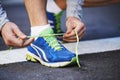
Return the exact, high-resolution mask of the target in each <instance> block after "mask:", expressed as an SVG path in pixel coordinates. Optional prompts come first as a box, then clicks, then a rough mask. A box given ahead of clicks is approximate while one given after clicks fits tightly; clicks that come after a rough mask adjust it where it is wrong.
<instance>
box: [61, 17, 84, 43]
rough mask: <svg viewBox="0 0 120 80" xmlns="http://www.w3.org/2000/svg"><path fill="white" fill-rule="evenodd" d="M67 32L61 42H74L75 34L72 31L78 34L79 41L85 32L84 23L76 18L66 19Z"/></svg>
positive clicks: (75, 39)
mask: <svg viewBox="0 0 120 80" xmlns="http://www.w3.org/2000/svg"><path fill="white" fill-rule="evenodd" d="M66 27H67V31H66V33H65V34H64V35H63V40H64V41H66V42H76V41H77V38H76V34H75V32H74V30H75V31H76V32H77V33H78V36H79V39H81V38H82V37H83V35H84V32H85V26H84V23H83V22H81V20H79V19H78V18H75V17H68V18H67V21H66Z"/></svg>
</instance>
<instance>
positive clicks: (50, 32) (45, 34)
mask: <svg viewBox="0 0 120 80" xmlns="http://www.w3.org/2000/svg"><path fill="white" fill-rule="evenodd" d="M50 34H54V32H53V30H52V29H51V28H47V29H45V30H43V31H42V32H41V33H40V35H41V36H47V35H50Z"/></svg>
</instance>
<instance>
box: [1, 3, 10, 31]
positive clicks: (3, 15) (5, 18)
mask: <svg viewBox="0 0 120 80" xmlns="http://www.w3.org/2000/svg"><path fill="white" fill-rule="evenodd" d="M8 21H9V20H8V18H7V13H6V12H5V11H4V10H3V8H2V6H1V3H0V31H1V29H2V27H3V25H4V24H5V23H6V22H8Z"/></svg>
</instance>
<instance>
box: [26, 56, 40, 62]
mask: <svg viewBox="0 0 120 80" xmlns="http://www.w3.org/2000/svg"><path fill="white" fill-rule="evenodd" d="M26 60H28V61H31V62H38V61H37V60H36V59H35V58H34V57H32V56H31V55H29V54H26Z"/></svg>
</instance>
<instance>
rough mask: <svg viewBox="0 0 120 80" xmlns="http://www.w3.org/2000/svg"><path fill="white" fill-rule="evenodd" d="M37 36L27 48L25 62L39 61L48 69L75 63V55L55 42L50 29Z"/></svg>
mask: <svg viewBox="0 0 120 80" xmlns="http://www.w3.org/2000/svg"><path fill="white" fill-rule="evenodd" d="M39 36H40V37H38V38H37V39H36V40H35V41H34V42H33V43H31V45H30V46H28V47H27V50H28V53H27V57H26V59H27V60H30V61H32V62H36V61H39V62H40V63H41V64H42V65H44V66H48V67H64V66H67V65H70V64H73V63H75V62H76V54H75V53H72V52H70V51H69V50H67V49H66V48H65V47H64V46H63V45H62V44H61V43H59V42H58V41H57V39H56V38H55V36H54V31H53V30H52V29H51V28H47V29H45V30H43V31H42V32H41V33H40V35H39Z"/></svg>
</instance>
